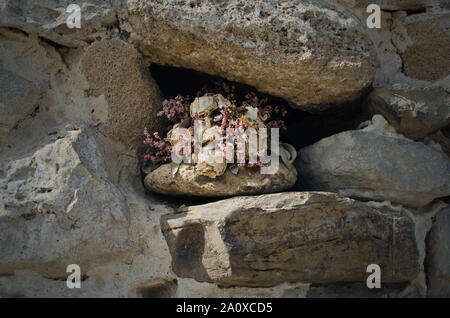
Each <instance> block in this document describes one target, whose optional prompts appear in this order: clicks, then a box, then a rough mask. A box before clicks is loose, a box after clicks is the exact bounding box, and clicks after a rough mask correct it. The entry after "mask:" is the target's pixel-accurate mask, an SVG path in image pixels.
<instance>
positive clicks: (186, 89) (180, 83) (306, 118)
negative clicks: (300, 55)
mask: <svg viewBox="0 0 450 318" xmlns="http://www.w3.org/2000/svg"><path fill="white" fill-rule="evenodd" d="M150 72H151V74H152V76H153V78H154V79H155V80H156V82H157V83H158V86H159V88H160V90H161V91H162V93H163V94H164V96H165V97H166V98H173V97H175V96H176V95H177V94H179V93H181V94H183V95H186V94H187V95H190V96H194V97H195V96H196V93H197V92H198V91H199V90H201V89H202V87H203V86H204V85H208V84H209V85H211V84H212V83H214V82H216V81H220V80H223V81H226V79H224V78H221V77H218V76H212V75H209V74H206V73H202V72H198V71H195V70H190V69H186V68H178V67H170V66H163V65H158V64H152V65H151V66H150ZM232 83H233V84H234V85H235V87H236V93H237V95H238V96H244V95H245V94H246V93H247V92H249V91H255V92H257V93H258V95H260V96H264V97H268V98H269V101H270V103H271V104H272V105H280V106H285V107H286V108H287V109H288V110H289V112H288V114H287V116H286V120H285V122H286V126H287V130H286V131H285V132H281V134H280V136H281V140H282V141H285V142H288V143H290V144H291V145H293V146H294V147H295V148H296V149H299V148H303V147H305V146H308V145H311V144H313V143H315V142H317V141H319V140H320V139H322V138H325V137H328V136H331V135H333V134H336V133H339V132H341V131H345V130H351V129H355V128H356V127H357V126H358V124H359V123H361V122H362V121H364V120H367V119H369V118H370V115H369V114H366V113H364V109H363V107H361V105H362V104H363V103H364V101H363V99H360V100H357V101H355V102H352V103H348V104H345V105H338V106H337V107H336V108H337V109H339V110H338V111H335V112H333V113H326V114H321V115H317V114H310V113H307V112H305V111H301V110H298V109H293V108H291V107H290V106H289V103H288V102H287V101H286V100H283V99H281V98H279V97H276V96H270V95H267V94H264V93H260V92H258V91H257V90H256V89H255V88H254V87H252V86H249V85H245V84H242V83H236V82H232ZM238 102H241V100H239V99H238Z"/></svg>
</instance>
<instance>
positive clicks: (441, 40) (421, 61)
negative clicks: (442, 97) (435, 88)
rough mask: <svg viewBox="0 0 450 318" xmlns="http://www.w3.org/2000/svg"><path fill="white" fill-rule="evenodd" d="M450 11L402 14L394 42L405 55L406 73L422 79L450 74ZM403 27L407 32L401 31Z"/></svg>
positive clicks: (397, 24)
mask: <svg viewBox="0 0 450 318" xmlns="http://www.w3.org/2000/svg"><path fill="white" fill-rule="evenodd" d="M449 19H450V12H448V11H447V12H446V11H439V12H436V13H430V14H415V15H407V14H406V13H403V14H400V16H399V17H397V18H396V20H395V24H394V30H397V29H398V30H399V31H398V32H395V33H394V37H393V42H394V44H395V46H396V47H397V48H398V49H399V54H400V55H401V57H402V61H403V68H404V73H405V75H407V76H410V77H412V78H415V79H419V80H426V81H435V80H439V79H442V78H444V77H446V76H448V75H449V73H450V59H449V58H448V52H449V51H450V32H449V22H448V21H449ZM403 30H404V32H405V33H404V34H402V33H403V32H401V31H403Z"/></svg>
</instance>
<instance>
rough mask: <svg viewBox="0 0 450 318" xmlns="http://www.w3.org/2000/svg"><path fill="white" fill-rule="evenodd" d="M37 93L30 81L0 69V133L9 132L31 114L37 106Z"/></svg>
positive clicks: (37, 90)
mask: <svg viewBox="0 0 450 318" xmlns="http://www.w3.org/2000/svg"><path fill="white" fill-rule="evenodd" d="M39 94H40V92H39V89H38V88H37V87H36V86H35V85H34V84H33V83H32V82H31V81H28V80H27V79H25V78H23V77H21V76H20V75H18V74H15V73H13V72H10V71H8V70H4V69H0V133H2V134H5V133H7V132H9V131H10V130H11V129H12V128H14V127H15V126H16V125H17V124H18V123H19V122H20V121H21V120H23V119H25V117H27V116H29V115H31V114H32V113H33V111H34V110H35V108H36V107H37V106H38V102H39V100H38V99H39Z"/></svg>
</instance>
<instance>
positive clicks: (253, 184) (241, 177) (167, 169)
mask: <svg viewBox="0 0 450 318" xmlns="http://www.w3.org/2000/svg"><path fill="white" fill-rule="evenodd" d="M172 167H173V166H172V164H164V165H162V166H160V167H159V168H157V169H156V170H154V171H152V172H150V173H149V174H148V175H147V176H146V177H145V181H144V183H145V186H146V187H147V188H148V189H149V190H150V191H153V192H156V193H160V194H167V195H178V196H179V195H187V196H198V197H228V196H235V195H245V194H261V193H270V192H279V191H285V190H288V189H290V188H291V187H292V186H293V185H294V184H295V182H296V181H297V171H296V170H295V168H294V166H292V165H289V166H285V165H284V164H283V163H282V162H281V160H280V165H279V169H278V171H277V172H276V173H274V174H261V172H260V168H259V167H254V168H249V167H240V168H239V171H238V173H237V174H234V173H233V172H232V171H231V170H230V169H227V170H225V172H224V173H223V174H222V175H221V176H218V177H216V178H214V179H212V178H210V177H208V176H203V175H200V174H199V173H198V172H197V171H196V167H195V166H194V165H190V164H181V165H180V166H179V168H178V171H177V172H176V174H175V175H173V174H172Z"/></svg>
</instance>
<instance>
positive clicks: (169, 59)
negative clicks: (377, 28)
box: [123, 0, 376, 112]
mask: <svg viewBox="0 0 450 318" xmlns="http://www.w3.org/2000/svg"><path fill="white" fill-rule="evenodd" d="M127 5H128V12H129V16H128V18H127V21H126V23H124V24H123V27H124V28H125V29H126V30H127V31H128V32H130V40H131V41H132V42H133V43H134V44H135V45H136V46H137V47H138V48H139V50H140V51H142V52H144V53H147V54H148V55H149V56H150V58H151V59H152V61H154V62H156V63H160V64H169V65H173V66H181V67H185V68H190V69H195V70H198V71H202V72H206V73H209V74H213V75H219V76H222V77H226V78H227V79H229V80H232V81H237V82H241V83H246V84H249V85H252V86H254V87H256V88H257V89H258V90H260V91H262V92H265V93H269V94H272V95H275V96H279V97H282V98H285V99H287V100H288V101H290V102H291V103H292V106H294V107H300V108H302V109H305V110H308V111H312V112H318V111H322V110H324V109H327V108H329V107H331V105H330V104H331V103H344V102H347V101H349V100H354V99H356V98H358V97H359V96H360V95H361V92H362V91H363V90H364V89H365V88H366V87H368V86H370V84H371V83H372V80H373V77H374V71H375V64H376V63H375V61H374V59H373V57H372V56H371V53H370V45H371V44H370V41H369V40H368V39H367V37H366V35H365V28H366V27H365V25H362V24H361V23H360V21H359V20H358V19H357V18H355V17H354V16H353V15H352V14H351V13H350V12H349V11H348V10H347V9H345V8H344V7H342V6H339V5H337V4H333V3H325V2H320V3H317V2H310V1H282V2H280V1H270V2H269V1H250V2H245V3H244V2H242V1H237V0H233V1H215V2H211V1H196V2H185V1H177V2H160V1H145V2H143V1H137V0H133V1H128V3H127ZM156 30H157V32H156Z"/></svg>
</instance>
